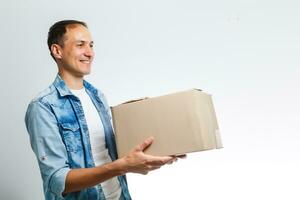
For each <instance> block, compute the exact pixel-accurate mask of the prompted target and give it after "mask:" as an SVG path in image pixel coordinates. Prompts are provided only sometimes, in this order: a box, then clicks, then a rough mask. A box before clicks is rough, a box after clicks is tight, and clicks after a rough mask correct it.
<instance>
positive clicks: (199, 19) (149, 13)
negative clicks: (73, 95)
mask: <svg viewBox="0 0 300 200" xmlns="http://www.w3.org/2000/svg"><path fill="white" fill-rule="evenodd" d="M299 7H300V3H299V2H298V1H292V0H286V1H274V0H273V1H271V0H260V1H255V0H244V1H238V0H227V1H221V0H219V1H217V0H212V1H196V0H186V1H175V0H172V1H171V0H159V1H158V0H152V1H143V0H132V1H124V0H123V1H121V0H115V1H100V0H98V1H96V0H95V1H91V0H90V1H89V0H86V1H74V0H73V1H71V0H65V1H62V0H51V1H46V0H45V1H38V0H27V1H22V0H20V1H17V0H11V1H4V0H1V3H0V17H1V21H2V23H1V31H0V36H1V37H0V42H1V49H0V55H1V65H0V66H1V79H0V81H1V84H0V91H1V104H0V106H1V112H0V122H1V139H0V148H1V149H0V152H1V165H0V199H3V200H20V199H22V200H38V199H43V191H42V181H41V178H40V174H39V169H38V165H37V162H36V159H35V157H34V154H33V152H32V151H31V148H30V144H29V138H28V135H27V132H26V129H25V125H24V114H25V111H26V108H27V105H28V103H29V101H30V100H31V99H32V98H33V97H34V96H35V95H36V94H37V93H38V92H39V91H41V90H43V89H44V88H46V87H47V86H48V85H50V83H52V81H53V80H54V78H55V75H56V72H57V69H56V65H55V63H54V62H53V61H52V59H51V57H50V55H49V52H48V49H47V45H46V39H47V32H48V29H49V27H50V26H51V25H52V24H53V23H54V22H55V21H58V20H62V19H78V20H83V21H86V22H87V23H88V25H89V27H90V30H91V32H92V35H93V38H94V41H95V51H96V58H95V62H94V65H93V72H92V75H90V76H88V77H87V79H88V80H89V81H90V82H92V83H93V84H94V85H95V86H96V87H98V88H100V89H101V90H102V91H103V92H104V93H105V94H106V96H107V98H108V100H109V103H110V105H116V104H118V103H121V102H123V101H126V100H129V99H132V98H139V97H144V96H150V97H151V96H157V95H163V94H167V93H171V92H175V91H180V90H185V89H190V88H201V89H203V90H204V91H206V92H209V93H211V94H213V99H214V104H215V109H216V112H217V117H218V121H219V126H220V130H221V136H222V139H223V143H224V148H223V149H221V150H213V151H206V152H200V153H193V154H189V155H188V158H187V159H185V160H180V161H179V162H177V163H176V164H174V165H171V166H166V167H163V168H162V169H160V170H158V171H155V172H152V173H150V174H149V175H147V176H143V175H136V174H128V181H129V187H130V191H131V194H132V197H133V199H135V200H153V199H191V200H194V199H195V200H198V199H205V200H219V199H231V200H240V199H243V200H248V199H249V200H253V199H272V200H275V199H278V200H279V199H280V200H282V199H289V200H292V199H299V198H300V194H299V184H300V170H299V168H300V157H299V152H300V136H299V130H298V126H299V124H298V123H299V122H300V120H299V113H300V106H299V100H300V95H299V84H300V80H299V76H300V68H299V64H300V61H299V52H300V28H299V27H300V14H299ZM297 190H298V191H297Z"/></svg>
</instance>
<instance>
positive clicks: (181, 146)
mask: <svg viewBox="0 0 300 200" xmlns="http://www.w3.org/2000/svg"><path fill="white" fill-rule="evenodd" d="M112 116H113V124H114V129H115V134H116V143H117V149H118V154H119V157H122V156H125V155H127V154H128V153H129V152H130V150H131V149H132V148H134V147H135V146H136V145H138V144H140V143H141V142H143V141H144V140H145V139H146V138H148V137H150V136H153V137H154V143H153V144H152V145H151V146H150V147H149V148H148V149H146V151H145V152H146V153H147V154H151V155H180V154H186V153H189V152H195V151H203V150H209V149H215V148H222V144H221V139H220V136H219V128H218V124H217V119H216V114H215V110H214V107H213V103H212V98H211V95H209V94H206V93H204V92H202V91H201V90H198V89H192V90H188V91H183V92H178V93H174V94H169V95H164V96H160V97H154V98H147V99H142V100H136V101H131V102H126V103H124V104H121V105H117V106H115V107H112Z"/></svg>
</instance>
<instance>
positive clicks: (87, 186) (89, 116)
mask: <svg viewBox="0 0 300 200" xmlns="http://www.w3.org/2000/svg"><path fill="white" fill-rule="evenodd" d="M48 47H49V50H50V53H51V56H52V57H53V58H54V60H55V62H56V64H57V66H58V74H57V77H56V79H55V81H54V83H53V84H52V85H50V86H49V87H48V88H47V89H46V90H44V91H43V92H41V93H40V94H39V95H38V96H37V97H36V98H35V99H33V100H32V101H31V103H30V104H29V106H28V110H27V112H26V116H25V122H26V127H27V130H28V133H29V136H30V142H31V147H32V149H33V151H34V153H35V154H36V157H37V160H38V164H39V167H40V171H41V175H42V179H43V188H44V193H45V199H46V200H56V199H72V200H74V199H89V200H102V199H122V200H130V199H131V197H130V194H129V191H128V187H127V182H126V177H125V174H126V173H128V172H133V173H140V174H147V173H148V172H149V171H151V170H155V169H158V168H160V167H161V166H163V165H164V164H166V163H171V162H173V161H174V160H176V159H177V158H176V157H174V156H165V157H157V156H151V155H146V154H144V153H143V151H144V150H145V149H146V148H147V147H149V146H150V145H151V143H152V142H153V138H148V139H146V140H145V141H144V142H143V143H141V144H139V145H137V146H136V147H135V148H134V149H132V151H131V153H130V154H129V155H127V156H125V157H123V158H118V157H117V152H116V144H115V138H114V133H113V129H112V125H111V123H110V119H111V116H110V109H109V106H108V105H107V103H106V100H105V97H104V95H103V94H102V93H101V92H100V91H99V90H97V89H96V88H94V87H93V86H92V85H91V84H90V83H88V82H86V81H85V80H84V76H85V75H87V74H89V73H90V71H91V64H92V61H93V58H94V51H93V40H92V37H91V34H90V32H89V31H88V28H87V25H86V24H85V23H84V22H81V21H75V20H64V21H59V22H57V23H55V24H54V25H53V26H52V27H51V28H50V30H49V33H48Z"/></svg>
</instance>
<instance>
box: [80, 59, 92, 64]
mask: <svg viewBox="0 0 300 200" xmlns="http://www.w3.org/2000/svg"><path fill="white" fill-rule="evenodd" d="M80 62H82V63H85V64H90V63H91V62H92V61H91V60H80Z"/></svg>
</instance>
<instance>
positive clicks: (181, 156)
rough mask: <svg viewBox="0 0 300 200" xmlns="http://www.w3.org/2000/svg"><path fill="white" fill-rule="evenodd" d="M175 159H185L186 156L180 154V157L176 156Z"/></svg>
mask: <svg viewBox="0 0 300 200" xmlns="http://www.w3.org/2000/svg"><path fill="white" fill-rule="evenodd" d="M175 157H176V158H180V159H185V158H186V157H187V156H186V154H182V155H176V156H175Z"/></svg>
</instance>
